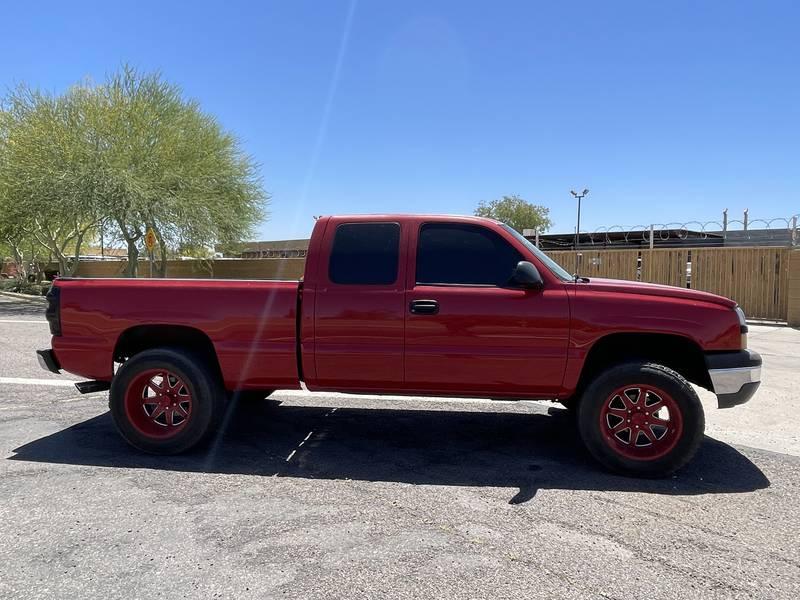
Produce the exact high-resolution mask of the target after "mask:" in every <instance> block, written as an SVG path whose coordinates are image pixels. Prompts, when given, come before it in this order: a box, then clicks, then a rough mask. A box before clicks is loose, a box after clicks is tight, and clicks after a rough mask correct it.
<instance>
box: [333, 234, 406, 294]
mask: <svg viewBox="0 0 800 600" xmlns="http://www.w3.org/2000/svg"><path fill="white" fill-rule="evenodd" d="M399 248H400V225H398V224H397V223H350V224H346V225H339V227H337V228H336V236H335V237H334V239H333V249H332V250H331V262H330V266H329V270H328V273H329V277H330V280H331V281H332V282H333V283H342V284H348V285H358V284H360V285H389V284H391V283H394V282H395V281H396V280H397V262H398V254H399Z"/></svg>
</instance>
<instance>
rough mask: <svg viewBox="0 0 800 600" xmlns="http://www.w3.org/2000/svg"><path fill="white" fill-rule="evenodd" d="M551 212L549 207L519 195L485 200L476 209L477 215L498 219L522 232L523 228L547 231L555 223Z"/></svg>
mask: <svg viewBox="0 0 800 600" xmlns="http://www.w3.org/2000/svg"><path fill="white" fill-rule="evenodd" d="M549 214H550V209H549V208H547V207H544V206H539V205H537V204H531V203H530V202H526V201H525V200H523V199H522V198H520V197H519V196H517V195H513V196H503V197H502V198H500V199H499V200H491V201H489V202H487V201H485V200H483V201H481V203H480V204H478V208H476V209H475V215H476V216H478V217H487V218H489V219H496V220H498V221H501V222H503V223H505V224H506V225H508V226H509V227H513V228H514V229H516V230H517V231H519V232H520V233H522V230H523V229H538V230H539V232H540V233H541V232H544V231H547V230H548V229H550V226H551V225H552V224H553V223H552V221H551V220H550V217H549V216H548V215H549Z"/></svg>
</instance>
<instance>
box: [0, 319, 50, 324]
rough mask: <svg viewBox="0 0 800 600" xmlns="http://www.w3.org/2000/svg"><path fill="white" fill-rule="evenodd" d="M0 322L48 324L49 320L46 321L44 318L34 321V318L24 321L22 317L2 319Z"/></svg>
mask: <svg viewBox="0 0 800 600" xmlns="http://www.w3.org/2000/svg"><path fill="white" fill-rule="evenodd" d="M0 323H45V324H47V321H45V320H44V319H39V320H37V321H32V320H28V321H23V320H21V319H0Z"/></svg>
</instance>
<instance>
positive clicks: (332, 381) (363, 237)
mask: <svg viewBox="0 0 800 600" xmlns="http://www.w3.org/2000/svg"><path fill="white" fill-rule="evenodd" d="M403 235H404V228H403V227H402V226H401V224H400V223H398V222H396V221H392V220H390V219H389V220H380V219H376V220H369V221H365V220H363V219H357V220H347V219H346V218H332V219H330V221H329V222H328V224H327V227H326V228H325V233H324V238H323V241H322V246H321V248H322V252H321V253H320V256H321V257H326V258H327V260H326V259H325V258H322V259H321V261H320V263H319V264H318V265H317V266H316V278H315V279H316V286H315V293H314V366H315V375H314V378H313V381H311V382H310V383H309V387H310V388H311V389H318V388H324V389H337V390H353V391H359V390H369V391H381V390H398V389H401V388H402V385H403V342H404V338H403V329H404V325H405V323H404V321H405V298H404V292H405V279H406V277H405V271H406V251H405V248H406V246H407V244H405V243H401V241H402V238H403Z"/></svg>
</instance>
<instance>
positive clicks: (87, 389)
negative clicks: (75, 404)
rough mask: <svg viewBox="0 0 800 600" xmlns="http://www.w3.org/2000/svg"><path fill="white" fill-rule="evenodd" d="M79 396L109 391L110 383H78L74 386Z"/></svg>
mask: <svg viewBox="0 0 800 600" xmlns="http://www.w3.org/2000/svg"><path fill="white" fill-rule="evenodd" d="M75 387H76V388H78V391H79V392H80V393H81V394H91V393H92V392H105V391H106V390H110V389H111V382H110V381H79V382H77V383H76V384H75Z"/></svg>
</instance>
